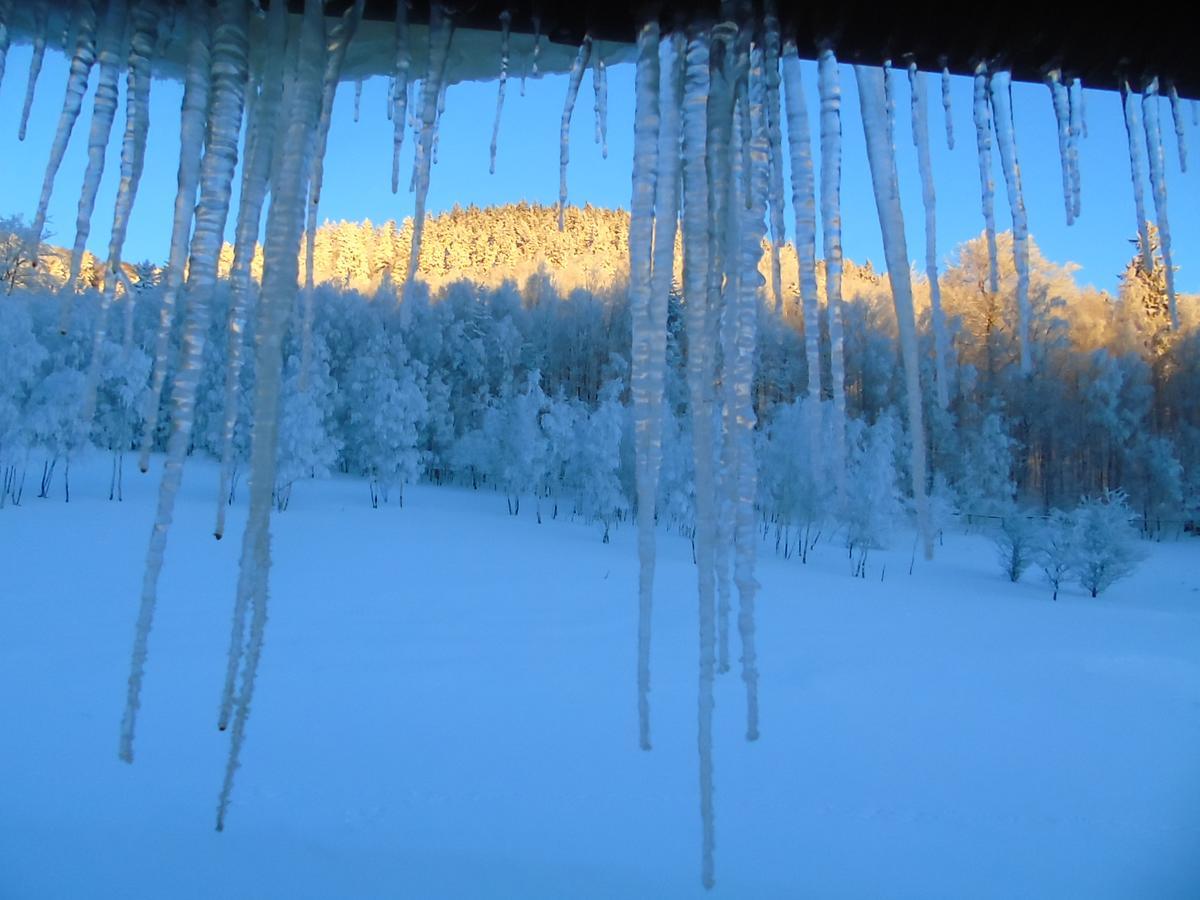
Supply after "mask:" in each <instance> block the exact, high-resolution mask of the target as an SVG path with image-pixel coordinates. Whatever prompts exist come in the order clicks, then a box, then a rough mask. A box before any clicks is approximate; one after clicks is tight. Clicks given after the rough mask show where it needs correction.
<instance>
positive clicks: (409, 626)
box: [0, 458, 1200, 900]
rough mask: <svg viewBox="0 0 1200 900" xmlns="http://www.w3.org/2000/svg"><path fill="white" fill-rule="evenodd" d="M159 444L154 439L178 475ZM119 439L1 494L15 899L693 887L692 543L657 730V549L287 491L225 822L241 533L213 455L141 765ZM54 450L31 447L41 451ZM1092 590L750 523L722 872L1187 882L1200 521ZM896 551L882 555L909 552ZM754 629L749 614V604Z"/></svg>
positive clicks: (459, 497) (159, 664) (463, 502)
mask: <svg viewBox="0 0 1200 900" xmlns="http://www.w3.org/2000/svg"><path fill="white" fill-rule="evenodd" d="M155 471H157V468H156V470H155ZM107 476H108V465H107V461H106V460H104V459H101V458H97V459H95V460H94V461H93V462H92V463H90V464H87V465H78V466H76V467H75V468H74V469H73V471H72V482H73V483H72V498H71V503H70V505H64V504H63V502H62V500H61V484H57V483H56V485H55V488H54V497H53V499H51V500H38V499H36V498H35V497H34V496H33V494H34V493H36V485H35V486H34V488H33V489H27V492H26V498H25V501H24V503H23V504H22V506H21V507H19V508H11V507H10V508H8V509H5V510H3V511H0V547H2V548H3V557H2V558H3V573H2V578H0V585H2V587H0V701H2V705H0V708H2V709H3V716H4V738H3V741H2V742H0V748H2V749H0V897H4V898H21V900H24V898H43V897H64V898H68V897H69V898H76V897H90V898H102V897H120V898H166V897H172V898H174V897H197V898H201V897H203V898H210V897H227V898H276V897H278V898H309V897H311V898H340V897H406V898H407V897H412V898H435V897H514V898H516V897H520V898H533V897H654V898H664V897H690V896H699V895H702V894H703V891H702V889H701V887H700V880H699V838H700V825H699V812H698V799H697V785H698V763H697V756H696V722H695V714H696V677H697V676H696V670H697V627H696V600H695V594H694V580H693V574H692V570H691V568H690V551H689V547H688V545H687V543H686V542H685V541H683V540H682V539H679V538H676V537H674V536H670V535H663V536H662V537H661V539H660V556H661V561H660V566H659V580H658V593H657V604H656V607H655V618H654V628H655V631H654V649H653V660H652V663H653V687H654V690H653V694H652V703H653V736H654V744H655V746H654V750H653V751H652V752H650V753H643V752H640V751H639V750H638V749H637V719H636V693H635V650H636V646H635V623H636V554H635V552H634V547H633V539H634V534H633V530H632V528H629V527H627V528H622V529H618V530H617V531H616V532H615V534H614V538H613V542H612V543H611V544H608V545H605V544H603V543H601V541H600V534H599V531H598V529H596V528H594V527H591V526H585V525H582V524H577V523H571V522H569V521H562V520H560V521H549V520H548V519H547V522H546V524H543V525H540V526H539V525H537V524H536V523H535V521H534V518H533V515H532V512H533V510H532V504H526V505H525V506H523V509H522V515H521V516H520V517H519V518H516V519H514V518H510V517H509V516H508V515H507V514H506V509H505V503H504V500H503V498H502V497H500V496H498V495H495V494H492V493H478V494H476V493H472V492H470V491H467V490H462V489H456V488H432V487H417V488H410V489H409V491H408V494H407V498H406V505H405V507H404V508H403V509H399V508H396V507H395V506H392V507H389V508H381V509H378V510H372V509H371V508H370V506H369V504H368V496H367V488H366V486H365V484H363V483H362V482H358V481H351V480H334V481H330V482H322V483H311V484H310V483H305V484H300V485H297V487H296V490H295V493H294V495H293V499H292V506H291V508H290V509H289V510H288V512H287V513H285V514H283V515H281V516H277V517H276V520H275V526H274V534H275V540H274V551H275V555H276V559H277V566H276V568H275V571H274V573H273V575H272V592H271V593H272V598H271V600H272V610H271V622H270V624H269V628H268V634H267V648H266V651H265V656H264V661H263V669H262V672H261V675H260V679H259V687H258V693H257V695H256V704H255V709H254V713H253V716H252V718H251V721H250V729H249V735H248V742H247V746H246V749H245V753H244V755H243V767H242V769H241V771H240V772H239V775H238V783H237V786H236V789H235V794H234V805H233V808H232V810H231V814H230V819H229V822H228V825H227V830H226V831H225V832H224V833H222V834H218V833H216V832H215V831H214V830H213V824H214V815H215V808H216V797H217V790H218V788H219V785H220V780H221V774H222V771H223V766H224V759H225V752H226V746H227V740H228V737H227V735H226V734H222V733H220V732H218V731H217V729H216V714H217V706H218V700H219V691H220V686H221V682H222V678H223V672H224V653H225V644H226V640H227V633H228V621H229V614H230V608H231V604H232V598H233V586H234V578H235V569H236V562H237V556H238V553H239V549H240V547H239V541H238V531H239V530H240V526H241V518H240V517H242V516H244V509H242V508H238V509H237V510H235V514H234V518H233V520H232V523H231V534H230V538H229V539H226V540H225V541H223V542H220V543H218V542H215V541H213V540H212V538H211V536H210V531H211V524H212V523H211V517H212V513H213V509H212V500H211V498H212V495H213V491H214V483H215V470H214V468H213V466H211V465H210V464H207V463H204V462H195V463H193V464H192V465H190V467H189V469H188V472H187V474H186V477H185V484H184V490H183V493H182V494H181V497H180V502H179V506H178V509H177V522H176V526H175V530H174V531H173V532H172V534H171V540H170V545H169V547H168V558H167V567H166V569H165V572H164V575H163V582H162V591H161V598H162V601H161V605H160V608H159V617H158V620H157V623H156V626H155V630H154V633H153V635H152V637H151V645H150V662H149V667H148V671H147V681H146V689H145V693H144V695H143V696H144V705H143V708H142V718H141V722H140V728H139V732H138V746H137V752H138V756H137V762H136V763H135V765H133V766H132V767H131V766H127V765H124V764H123V763H120V762H119V761H118V760H117V753H116V749H117V734H118V725H119V720H120V715H121V708H122V704H123V702H124V697H125V677H126V668H127V664H128V655H129V649H130V644H131V640H132V635H133V622H134V616H135V613H136V606H137V597H138V592H139V585H140V579H141V569H142V562H143V556H144V553H145V547H146V539H147V537H148V534H149V529H150V522H151V514H152V509H153V499H154V496H155V490H156V485H157V479H156V478H151V477H139V476H137V475H136V474H135V473H133V472H130V473H129V475H128V477H127V483H126V501H125V502H124V503H110V502H109V501H108V500H107V499H106V497H107V493H108V477H107ZM31 480H33V475H32V474H31ZM1148 549H1149V554H1150V555H1149V558H1148V560H1147V562H1146V563H1145V564H1144V565H1143V566H1142V567H1141V569H1140V570H1139V571H1138V572H1137V574H1136V575H1134V577H1132V578H1131V579H1129V580H1128V581H1126V582H1123V583H1119V584H1117V585H1116V586H1115V587H1113V588H1112V589H1111V591H1110V592H1109V593H1108V594H1106V595H1103V596H1102V597H1101V598H1100V599H1098V600H1092V599H1090V598H1088V597H1086V596H1084V595H1083V594H1082V593H1081V592H1080V591H1079V590H1078V589H1072V590H1070V591H1068V592H1067V593H1066V594H1065V595H1064V596H1063V597H1062V598H1061V599H1060V600H1059V602H1058V603H1052V602H1051V601H1050V597H1049V591H1048V590H1047V589H1046V588H1045V587H1044V586H1043V585H1042V583H1041V582H1040V580H1039V578H1038V576H1037V575H1036V573H1032V572H1031V573H1028V574H1027V575H1026V577H1025V580H1024V581H1023V582H1022V583H1020V584H1018V585H1012V584H1009V583H1008V582H1007V581H1005V580H1003V578H1002V576H1001V575H1000V573H999V569H998V566H997V565H996V564H995V561H994V554H993V551H992V549H991V546H990V544H989V543H988V542H987V541H986V540H984V539H983V538H981V537H979V536H974V535H950V536H947V537H946V539H945V543H944V546H942V547H940V548H939V556H938V558H937V560H936V561H934V562H933V563H925V562H923V561H921V560H920V559H919V558H918V560H917V562H916V565H915V570H914V572H913V574H912V575H909V574H908V568H909V560H910V555H911V543H910V539H908V538H903V537H901V538H898V539H897V540H896V541H895V543H894V549H893V550H892V551H891V552H887V553H877V554H875V555H874V556H873V557H872V559H871V560H870V562H869V568H868V577H867V578H866V579H865V580H856V579H853V578H851V577H850V574H849V570H850V564H849V562H848V561H847V559H846V557H845V552H844V550H842V549H840V548H839V547H837V546H834V545H821V546H819V547H818V549H817V551H816V554H815V557H814V558H813V559H811V560H810V562H809V564H808V565H807V566H805V565H801V564H800V563H799V562H798V561H795V560H792V561H790V562H784V561H782V560H780V559H778V558H776V557H775V556H774V555H773V554H772V553H770V552H769V549H768V548H767V547H764V548H763V560H762V564H761V567H760V575H759V578H760V580H761V582H762V585H763V588H762V593H761V595H760V611H759V629H760V631H759V633H760V654H761V668H762V686H761V691H762V693H761V703H762V731H763V737H762V739H761V740H760V741H759V742H758V743H756V744H747V743H745V742H744V741H743V740H742V724H743V723H742V719H743V715H744V706H743V695H742V685H741V682H740V680H739V678H738V675H737V670H736V663H735V666H734V671H733V672H731V673H730V674H728V675H725V676H722V677H721V678H720V679H719V680H718V685H717V739H716V741H717V743H716V779H717V782H716V783H717V794H716V804H717V806H716V810H717V813H716V815H717V819H716V827H717V869H716V874H717V887H716V889H715V890H714V891H713V892H712V895H711V896H720V897H736V898H758V897H883V896H888V897H924V898H928V897H972V898H983V897H1024V898H1030V897H1047V898H1066V897H1088V898H1109V897H1111V898H1118V897H1119V898H1126V897H1128V898H1173V897H1179V898H1194V897H1197V896H1200V852H1198V850H1197V848H1198V847H1200V566H1198V565H1197V563H1200V541H1197V540H1191V539H1185V540H1181V541H1178V542H1170V543H1163V544H1158V545H1154V546H1152V547H1149V548H1148ZM885 566H886V568H885ZM734 648H735V651H736V631H735V632H734Z"/></svg>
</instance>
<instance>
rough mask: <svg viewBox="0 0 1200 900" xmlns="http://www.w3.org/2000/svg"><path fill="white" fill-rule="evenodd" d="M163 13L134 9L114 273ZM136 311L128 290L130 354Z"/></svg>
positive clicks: (148, 7) (151, 6)
mask: <svg viewBox="0 0 1200 900" xmlns="http://www.w3.org/2000/svg"><path fill="white" fill-rule="evenodd" d="M161 12H162V11H161V9H160V7H159V4H158V0H142V2H140V3H137V4H135V5H134V9H133V15H132V19H133V34H132V36H131V37H130V41H129V68H128V74H127V76H126V82H125V138H124V141H123V142H122V144H121V181H120V184H119V185H118V187H117V202H116V205H115V206H114V208H113V227H112V235H111V238H110V240H109V245H108V268H109V271H110V272H112V273H114V274H115V273H116V272H118V271H119V270H120V268H121V259H122V254H123V253H124V250H125V236H126V234H127V232H128V230H129V219H130V216H131V215H132V213H133V204H134V201H135V200H136V199H137V191H138V185H139V184H140V183H141V180H142V171H143V169H144V168H145V163H146V138H147V136H148V135H149V133H150V59H151V57H152V56H153V54H154V44H155V41H156V40H157V37H158V27H159V19H160V15H161ZM133 308H134V297H133V293H132V292H131V291H129V290H126V292H125V334H124V336H123V339H122V342H121V343H122V346H123V347H124V349H125V352H126V353H128V352H129V351H130V350H131V349H132V348H133Z"/></svg>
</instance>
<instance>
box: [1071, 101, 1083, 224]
mask: <svg viewBox="0 0 1200 900" xmlns="http://www.w3.org/2000/svg"><path fill="white" fill-rule="evenodd" d="M1067 105H1068V108H1069V110H1070V129H1071V131H1070V139H1069V141H1068V144H1067V152H1068V155H1069V156H1070V158H1071V215H1072V216H1073V217H1074V218H1075V219H1078V218H1079V211H1080V209H1081V201H1082V197H1081V195H1082V193H1083V191H1082V190H1081V189H1080V176H1079V141H1080V139H1081V138H1082V137H1083V86H1082V83H1081V82H1080V81H1079V79H1078V78H1073V79H1071V83H1070V85H1068V86H1067Z"/></svg>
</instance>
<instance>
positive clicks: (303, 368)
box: [300, 0, 365, 391]
mask: <svg viewBox="0 0 1200 900" xmlns="http://www.w3.org/2000/svg"><path fill="white" fill-rule="evenodd" d="M364 2H365V0H355V2H354V4H353V5H351V6H350V8H349V9H347V10H346V12H345V13H344V14H343V15H342V20H341V22H339V23H338V25H337V27H335V28H334V29H333V32H332V33H331V34H330V36H329V52H328V55H327V57H326V62H325V79H324V82H323V84H322V87H321V115H320V117H319V118H318V119H317V133H316V135H315V139H316V144H315V145H314V147H313V154H312V173H311V174H310V175H309V178H308V228H307V229H306V230H305V235H304V237H305V244H304V321H303V323H302V324H301V332H300V334H301V337H300V389H301V390H303V391H307V390H308V370H309V366H310V364H311V362H312V344H313V340H312V329H313V315H314V307H313V304H314V293H315V292H314V288H313V284H314V281H315V278H314V273H313V268H314V263H315V254H316V245H317V224H318V221H319V213H320V206H321V183H322V182H323V181H324V179H325V145H326V144H327V143H328V141H329V126H330V124H331V122H332V121H333V100H334V97H335V96H336V95H337V87H338V81H339V80H340V78H341V74H342V64H343V63H344V62H345V60H346V49H347V48H348V47H349V46H350V42H351V41H352V40H354V35H355V33H356V32H357V31H358V23H359V22H360V21H361V20H362V14H363V5H364Z"/></svg>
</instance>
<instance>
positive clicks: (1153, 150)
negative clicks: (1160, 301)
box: [1142, 78, 1179, 330]
mask: <svg viewBox="0 0 1200 900" xmlns="http://www.w3.org/2000/svg"><path fill="white" fill-rule="evenodd" d="M1142 121H1143V122H1144V124H1145V126H1146V159H1147V160H1148V161H1149V163H1150V188H1151V190H1152V191H1153V192H1154V218H1155V219H1156V221H1157V224H1158V245H1159V249H1160V250H1161V251H1162V258H1163V270H1164V271H1163V274H1164V275H1165V276H1166V282H1167V309H1168V311H1169V313H1170V316H1171V328H1172V329H1175V330H1178V328H1179V314H1178V312H1177V311H1176V308H1175V267H1174V264H1173V262H1172V259H1171V223H1170V222H1169V221H1168V219H1167V169H1166V166H1165V165H1164V163H1165V159H1164V157H1165V154H1164V153H1163V145H1162V128H1161V126H1160V125H1159V118H1158V79H1157V78H1153V79H1151V81H1150V83H1149V84H1148V85H1146V91H1145V93H1144V94H1142ZM1148 271H1153V269H1150V270H1148Z"/></svg>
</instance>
